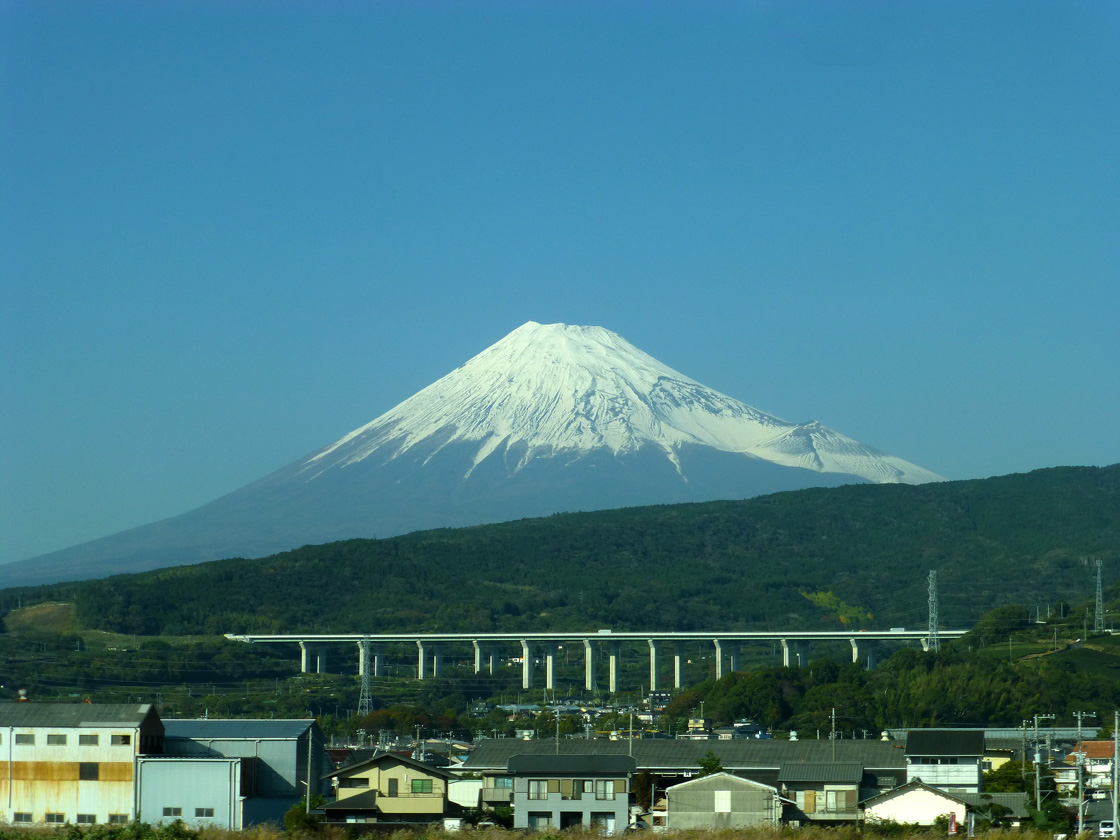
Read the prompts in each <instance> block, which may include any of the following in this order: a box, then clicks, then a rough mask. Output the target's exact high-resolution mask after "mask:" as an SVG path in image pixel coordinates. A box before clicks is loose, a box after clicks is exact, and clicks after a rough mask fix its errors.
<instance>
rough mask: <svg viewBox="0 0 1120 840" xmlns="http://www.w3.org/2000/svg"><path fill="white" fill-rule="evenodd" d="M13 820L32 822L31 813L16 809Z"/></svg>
mask: <svg viewBox="0 0 1120 840" xmlns="http://www.w3.org/2000/svg"><path fill="white" fill-rule="evenodd" d="M16 737H17V738H18V737H19V736H18V735H17V736H16ZM12 822H17V823H29V822H31V815H30V814H28V813H26V812H23V811H16V812H15V813H14V814H12Z"/></svg>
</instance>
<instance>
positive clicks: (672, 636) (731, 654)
mask: <svg viewBox="0 0 1120 840" xmlns="http://www.w3.org/2000/svg"><path fill="white" fill-rule="evenodd" d="M966 632H967V631H965V630H939V631H938V632H937V635H936V639H955V638H959V637H960V636H963V635H964V634H965V633H966ZM226 638H228V639H230V640H232V641H238V642H248V643H251V644H276V643H287V644H298V645H299V648H300V654H301V656H300V660H301V661H300V665H301V669H302V671H303V672H304V673H308V672H319V673H323V672H325V671H326V670H327V657H326V646H328V645H338V644H356V645H357V646H358V673H359V674H361V675H362V676H366V675H369V676H374V677H380V676H384V675H385V670H386V669H385V661H386V658H385V649H386V646H387V645H402V644H403V645H408V646H411V645H413V644H415V645H416V655H417V660H416V675H417V677H418V678H419V679H426V678H428V677H436V676H439V675H440V673H441V671H442V669H443V651H444V648H446V647H448V646H456V647H460V646H465V645H471V646H472V647H473V649H474V670H475V673H480V672H483V671H488V672H489V673H491V674H493V673H494V672H495V671H497V669H498V666H499V663H500V652H501V651H502V650H506V651H508V650H509V649H510V648H513V649H514V651H516V650H517V648H518V647H520V653H521V657H520V659H521V685H522V687H523V688H526V689H528V688H533V686H534V681H535V678H536V673H535V672H536V668H537V665H538V662H539V663H540V665H541V666H543V668H544V688H546V689H548V690H555V688H556V682H557V664H558V663H557V652H558V651H559V650H560V649H561V647H562V646H564V645H568V646H575V647H577V648H578V647H580V646H582V648H583V668H584V685H585V687H586V688H587V689H588V690H594V688H595V686H596V680H595V676H596V658H597V654H598V653H599V651H600V649H605V650H606V656H607V662H608V667H607V688H608V690H609V691H610V692H611V693H615V692H617V691H618V690H619V674H620V671H619V664H620V654H621V650H622V645H623V644H631V645H634V644H638V645H641V644H642V643H645V645H648V649H649V687H650V691H656V690H657V689H658V686H659V684H660V683H661V682H662V680H661V658H662V655H668V656H671V657H672V680H673V687H674V688H681V687H682V661H683V659H684V656H685V653H684V651H683V648H684V645H685V644H687V643H697V642H700V643H704V642H707V643H709V644H711V645H712V646H713V653H714V657H715V665H716V670H715V674H716V678H717V679H718V678H720V677H722V676H724V674H727V673H730V672H731V671H737V670H738V664H739V656H740V649H741V648H742V647H743V646H744V645H746V644H749V643H759V642H769V643H771V644H775V643H776V644H779V645H780V646H781V650H782V665H783V666H785V667H800V666H804V665H806V664H807V663H808V662H809V652H810V647H811V645H812V644H813V643H818V644H819V643H822V642H838V641H839V642H843V641H847V642H848V643H849V644H850V645H851V649H852V662H856V663H862V664H865V665H866V666H867V667H868V668H874V667H875V661H876V656H877V650H878V647H879V644H880V643H882V642H901V643H913V642H919V643H920V644H921V645H922V648H923V649H925V650H928V649H929V647H930V643H931V639H930V633H929V632H928V631H925V630H904V629H901V628H894V629H892V630H860V631H816V630H811V631H796V632H795V631H788V632H783V631H779V632H773V631H757V630H735V631H730V630H728V631H713V632H696V631H687V632H635V631H630V630H626V631H616V630H595V631H592V632H583V633H570V632H569V633H384V634H364V633H343V634H283V635H253V634H236V633H227V634H226ZM538 654H540V655H539V656H538Z"/></svg>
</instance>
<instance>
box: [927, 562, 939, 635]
mask: <svg viewBox="0 0 1120 840" xmlns="http://www.w3.org/2000/svg"><path fill="white" fill-rule="evenodd" d="M926 648H927V649H928V650H932V651H937V650H939V649H940V648H941V641H940V639H938V638H937V569H933V570H931V571H930V573H929V634H928V635H927V636H926Z"/></svg>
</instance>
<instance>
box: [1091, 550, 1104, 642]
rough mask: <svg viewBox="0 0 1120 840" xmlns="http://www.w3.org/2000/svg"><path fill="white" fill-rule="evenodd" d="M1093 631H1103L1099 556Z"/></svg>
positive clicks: (1098, 560) (1099, 559) (1102, 600)
mask: <svg viewBox="0 0 1120 840" xmlns="http://www.w3.org/2000/svg"><path fill="white" fill-rule="evenodd" d="M1093 631H1094V632H1096V633H1103V632H1104V598H1103V597H1102V596H1101V558H1099V557H1098V558H1097V611H1096V614H1095V615H1094V616H1093Z"/></svg>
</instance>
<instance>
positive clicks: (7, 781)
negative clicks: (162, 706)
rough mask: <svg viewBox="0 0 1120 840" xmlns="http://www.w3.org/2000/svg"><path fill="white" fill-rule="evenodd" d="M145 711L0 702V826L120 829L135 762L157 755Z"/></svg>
mask: <svg viewBox="0 0 1120 840" xmlns="http://www.w3.org/2000/svg"><path fill="white" fill-rule="evenodd" d="M163 738H164V726H163V723H162V722H161V721H160V719H159V715H158V714H157V713H156V710H155V708H154V707H153V706H150V705H148V704H132V703H129V704H97V705H95V704H92V703H2V704H0V751H2V753H0V754H3V755H4V757H5V758H6V760H7V765H8V772H7V773H6V774H3V778H0V823H11V824H16V825H61V824H65V823H73V824H75V825H91V824H94V823H126V822H129V821H131V820H133V819H134V818H135V817H136V816H137V814H136V808H135V797H134V789H133V784H134V778H135V772H136V761H137V758H138V757H140V756H142V755H154V754H159V753H160V752H162V751H163Z"/></svg>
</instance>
